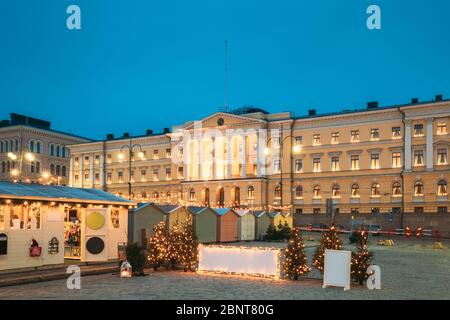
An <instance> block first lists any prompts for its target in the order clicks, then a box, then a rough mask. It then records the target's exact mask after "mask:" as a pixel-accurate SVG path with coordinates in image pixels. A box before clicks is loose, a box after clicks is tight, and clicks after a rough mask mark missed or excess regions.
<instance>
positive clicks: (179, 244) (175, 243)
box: [166, 220, 184, 269]
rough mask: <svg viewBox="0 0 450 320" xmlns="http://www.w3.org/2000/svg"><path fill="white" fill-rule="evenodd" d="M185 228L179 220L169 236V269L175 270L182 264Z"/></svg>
mask: <svg viewBox="0 0 450 320" xmlns="http://www.w3.org/2000/svg"><path fill="white" fill-rule="evenodd" d="M183 236H184V235H183V227H182V225H181V224H180V222H179V221H178V220H177V221H175V223H174V224H173V225H172V227H171V228H170V232H169V236H168V243H167V247H168V251H167V265H166V267H167V269H169V268H172V269H175V268H176V266H177V264H178V263H180V262H181V258H182V252H183V249H184V240H183Z"/></svg>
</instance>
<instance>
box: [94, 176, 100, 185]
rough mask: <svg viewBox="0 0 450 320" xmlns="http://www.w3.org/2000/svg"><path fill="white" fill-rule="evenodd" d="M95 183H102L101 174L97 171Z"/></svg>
mask: <svg viewBox="0 0 450 320" xmlns="http://www.w3.org/2000/svg"><path fill="white" fill-rule="evenodd" d="M94 183H95V184H100V174H99V173H96V174H95V176H94Z"/></svg>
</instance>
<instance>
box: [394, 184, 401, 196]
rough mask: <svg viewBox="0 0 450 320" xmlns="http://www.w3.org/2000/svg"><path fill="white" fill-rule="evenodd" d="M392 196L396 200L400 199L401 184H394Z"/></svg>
mask: <svg viewBox="0 0 450 320" xmlns="http://www.w3.org/2000/svg"><path fill="white" fill-rule="evenodd" d="M392 196H393V197H395V198H400V197H401V196H402V186H401V184H400V182H394V183H393V184H392Z"/></svg>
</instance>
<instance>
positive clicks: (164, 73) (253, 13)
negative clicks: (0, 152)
mask: <svg viewBox="0 0 450 320" xmlns="http://www.w3.org/2000/svg"><path fill="white" fill-rule="evenodd" d="M70 4H77V5H79V6H80V7H81V14H82V16H81V19H82V30H75V31H69V30H68V29H67V28H66V18H67V16H68V15H67V14H66V8H67V7H68V6H69V5H70ZM370 4H377V5H379V6H380V7H381V10H382V29H381V30H380V31H370V30H368V29H367V28H366V19H367V14H366V8H367V7H368V5H370ZM449 20H450V1H448V0H433V1H430V0H409V1H407V0H395V1H393V0H374V1H365V0H345V1H336V0H315V1H313V0H309V1H302V0H289V1H288V0H270V1H268V0H251V1H250V0H226V1H225V0H205V1H196V0H192V1H187V0H181V1H176V0H171V1H156V0H128V1H118V0H70V1H66V0H40V1H32V0H28V1H24V0H1V1H0V118H2V119H3V118H7V117H8V114H9V113H10V112H16V113H23V114H27V115H30V116H34V117H39V118H43V119H47V120H50V121H52V123H53V127H54V128H56V129H59V130H64V131H68V132H73V133H77V134H80V135H83V136H88V137H92V138H97V139H100V138H103V137H104V135H105V134H106V133H110V132H111V133H115V134H116V135H120V134H121V133H123V132H124V131H129V132H130V133H131V134H134V135H138V134H142V133H144V131H145V129H147V128H153V129H154V130H155V131H160V130H161V129H162V128H163V127H171V126H172V125H176V124H182V123H184V122H185V121H188V120H196V119H200V118H202V117H204V116H206V115H209V114H211V113H213V112H215V111H217V110H218V109H219V108H220V107H221V106H222V105H223V100H224V94H223V78H224V71H223V69H224V41H225V39H228V41H229V98H228V101H229V105H230V106H231V107H233V108H235V107H240V106H243V105H248V104H251V105H255V106H258V107H261V108H264V109H266V110H268V111H270V112H279V111H292V112H294V113H295V114H296V115H302V114H305V113H306V112H307V109H310V108H316V109H317V110H318V112H319V113H323V112H330V111H339V110H342V109H347V108H360V107H364V106H365V104H366V102H367V101H371V100H378V101H379V102H380V104H381V105H392V104H401V103H406V102H408V101H409V100H410V98H412V97H416V96H417V97H419V98H420V99H422V100H431V99H432V98H433V97H434V95H435V94H438V93H442V94H443V95H444V98H445V97H447V98H448V97H450V23H449V22H448V21H449Z"/></svg>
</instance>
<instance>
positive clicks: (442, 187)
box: [437, 180, 447, 197]
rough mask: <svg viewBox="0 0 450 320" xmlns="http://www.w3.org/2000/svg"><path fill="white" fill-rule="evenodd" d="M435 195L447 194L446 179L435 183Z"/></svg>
mask: <svg viewBox="0 0 450 320" xmlns="http://www.w3.org/2000/svg"><path fill="white" fill-rule="evenodd" d="M437 195H438V196H441V197H442V196H446V195H447V181H445V180H440V181H439V182H438V184H437Z"/></svg>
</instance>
